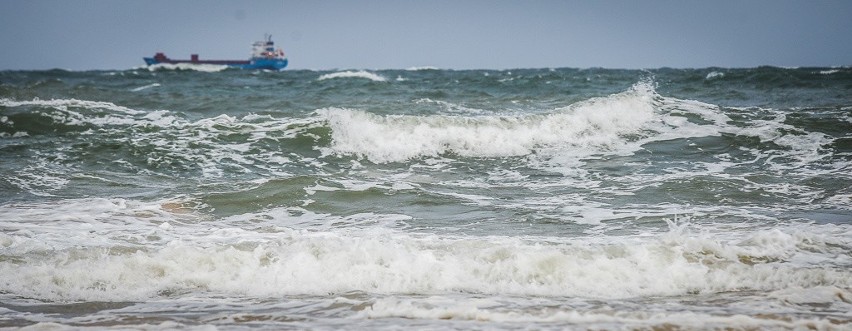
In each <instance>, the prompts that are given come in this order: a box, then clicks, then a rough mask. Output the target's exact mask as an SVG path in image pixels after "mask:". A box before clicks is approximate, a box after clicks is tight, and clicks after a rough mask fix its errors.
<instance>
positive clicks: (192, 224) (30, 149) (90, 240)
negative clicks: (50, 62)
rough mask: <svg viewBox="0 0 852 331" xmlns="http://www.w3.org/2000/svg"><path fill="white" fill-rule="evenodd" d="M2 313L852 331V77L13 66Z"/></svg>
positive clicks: (155, 319) (2, 102) (293, 325)
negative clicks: (25, 68) (30, 68)
mask: <svg viewBox="0 0 852 331" xmlns="http://www.w3.org/2000/svg"><path fill="white" fill-rule="evenodd" d="M0 328H8V329H18V328H20V329H24V330H66V329H73V330H79V329H84V330H85V329H92V330H101V329H122V330H127V329H130V330H175V329H177V330H246V329H262V330H411V329H417V330H517V329H526V330H719V329H723V330H850V329H852V68H850V67H835V68H779V67H757V68H702V69H671V68H660V69H650V70H622V69H605V68H588V69H576V68H546V69H512V70H447V69H439V68H432V67H420V68H409V69H400V70H358V69H356V70H320V71H316V70H284V71H280V72H277V71H262V70H233V69H225V68H224V67H217V66H186V65H179V66H154V67H150V68H147V67H139V68H133V69H128V70H99V71H66V70H46V71H2V72H0Z"/></svg>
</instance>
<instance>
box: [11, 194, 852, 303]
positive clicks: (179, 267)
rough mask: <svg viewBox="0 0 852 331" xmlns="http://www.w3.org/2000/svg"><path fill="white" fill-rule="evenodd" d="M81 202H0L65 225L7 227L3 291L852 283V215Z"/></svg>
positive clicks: (738, 287) (16, 223) (704, 287)
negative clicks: (600, 230) (406, 221)
mask: <svg viewBox="0 0 852 331" xmlns="http://www.w3.org/2000/svg"><path fill="white" fill-rule="evenodd" d="M78 202H79V203H75V202H73V201H65V203H66V204H67V205H58V206H49V208H47V209H37V208H33V207H38V206H34V205H28V206H26V207H27V208H20V207H16V206H14V205H13V206H10V205H5V206H2V207H0V208H2V212H3V213H2V215H4V216H2V217H0V224H2V226H3V227H4V228H7V229H20V230H24V229H27V228H28V225H29V224H31V222H37V221H39V220H41V219H47V218H50V219H52V220H53V221H52V222H55V224H56V225H57V226H55V227H52V228H43V227H42V228H39V229H38V232H32V231H7V232H4V233H2V234H0V247H2V248H3V250H4V255H5V258H4V259H2V260H0V290H2V291H4V292H7V293H15V294H16V295H22V296H26V297H29V298H37V299H47V300H87V301H98V300H108V301H116V300H142V299H148V298H155V297H159V296H167V295H169V293H185V292H191V291H201V292H211V293H219V294H227V295H252V296H258V297H267V296H279V295H327V294H328V293H347V292H351V291H362V292H367V293H385V294H393V293H421V294H430V293H482V294H501V295H534V296H545V297H547V296H566V297H581V298H598V299H623V298H630V297H636V296H677V295H686V294H695V293H703V294H707V293H724V292H727V291H778V292H776V296H777V297H779V298H783V299H784V300H787V301H791V302H805V303H807V302H810V301H813V300H822V301H823V302H824V301H825V300H827V299H826V298H829V299H830V297H831V295H830V294H826V295H825V296H821V297H816V298H812V297H811V296H808V297H801V294H798V292H790V290H786V291H785V289H791V288H826V287H828V288H849V287H850V286H852V273H850V271H849V269H848V267H849V266H850V264H852V261H850V260H849V259H848V258H839V259H835V260H833V261H827V260H824V259H822V258H820V257H821V256H825V254H829V255H831V254H841V255H842V252H844V250H845V249H846V248H848V247H850V245H852V242H850V240H849V238H850V237H849V236H848V235H849V233H850V228H849V227H848V226H843V225H822V226H819V225H807V226H799V225H789V226H786V227H776V228H773V229H752V230H750V231H741V232H739V233H737V236H736V237H727V236H728V235H729V234H727V233H726V232H725V231H724V230H723V229H722V228H720V229H717V230H718V231H721V232H718V233H717V234H713V233H710V232H708V229H707V228H703V229H702V231H701V233H693V232H691V231H690V230H689V226H688V224H680V225H672V227H671V228H670V230H669V231H668V232H665V233H661V234H657V235H652V236H648V235H645V236H638V237H629V236H628V237H619V238H613V237H607V238H596V237H585V238H562V239H560V238H557V237H548V238H538V237H497V236H490V237H468V236H434V235H418V234H415V233H404V232H399V231H394V230H391V229H389V228H387V227H385V226H383V225H380V226H376V227H363V228H339V227H331V228H326V229H325V230H322V231H311V230H309V229H305V228H302V229H298V230H296V229H290V228H288V227H286V226H274V227H263V228H257V229H254V228H252V227H248V228H246V227H245V226H243V227H234V226H233V225H235V223H232V222H240V223H239V224H245V225H250V224H252V222H251V220H252V218H253V217H262V218H264V219H266V218H268V217H273V218H274V219H275V222H274V223H278V224H282V225H283V224H294V223H293V222H298V223H296V224H302V225H304V224H305V223H304V220H302V219H301V218H303V217H305V216H295V217H294V216H289V215H290V214H289V213H286V212H284V213H279V212H270V213H266V214H264V215H254V216H253V215H237V216H234V217H231V218H226V219H221V220H219V221H218V222H217V224H221V226H217V227H210V226H209V225H207V223H206V222H201V223H198V222H197V221H193V220H192V217H193V216H192V215H187V214H183V213H178V212H177V211H175V210H173V209H166V208H165V207H158V206H157V205H154V204H143V203H138V202H133V201H125V200H121V199H111V200H103V199H93V200H88V202H86V203H84V202H85V201H78ZM163 206H165V204H164V205H163ZM59 213H62V216H61V217H58V218H57V216H60V215H59ZM78 215H83V216H84V217H77V216H78ZM98 215H100V216H98ZM93 216H94V217H93ZM310 217H320V218H326V219H325V220H324V222H328V223H337V222H341V221H344V222H345V221H346V219H341V218H336V217H330V218H329V216H323V215H314V216H310ZM353 217H355V216H353ZM382 217H383V216H382V215H372V216H370V215H367V219H373V220H374V219H381V218H382ZM396 217H397V216H391V219H394V218H396ZM181 218H183V219H181ZM229 224H230V225H229ZM60 225H61V226H60ZM300 227H301V226H300ZM155 243H156V244H155ZM844 247H845V248H844ZM47 252H49V254H47ZM35 257H37V258H35ZM31 258H33V260H31Z"/></svg>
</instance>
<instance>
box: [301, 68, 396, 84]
mask: <svg viewBox="0 0 852 331" xmlns="http://www.w3.org/2000/svg"><path fill="white" fill-rule="evenodd" d="M334 78H364V79H369V80H372V81H374V82H384V81H387V78H385V77H382V76H379V75H377V74H374V73H372V72H369V71H364V70H359V71H340V72H334V73H330V74H324V75H321V76H319V78H317V80H326V79H334Z"/></svg>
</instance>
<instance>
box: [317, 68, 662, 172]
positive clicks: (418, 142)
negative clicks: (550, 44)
mask: <svg viewBox="0 0 852 331" xmlns="http://www.w3.org/2000/svg"><path fill="white" fill-rule="evenodd" d="M645 85H646V84H645V83H642V84H637V85H636V86H634V88H632V89H630V90H629V91H626V92H623V93H619V94H615V95H611V96H609V97H605V98H594V99H591V100H588V101H586V102H582V103H579V104H575V105H572V106H570V107H567V108H564V109H559V110H557V111H556V112H554V113H551V114H545V115H521V116H508V115H507V116H476V117H463V116H442V115H432V116H403V115H389V116H380V115H374V114H371V113H367V112H364V111H360V110H353V109H347V108H326V109H321V110H318V111H317V114H318V115H320V116H321V117H322V118H323V119H325V120H326V121H327V122H328V125H329V126H330V127H331V128H332V139H333V142H332V146H331V148H332V150H333V151H334V152H336V153H341V154H354V155H359V156H364V157H366V158H368V159H369V160H370V161H373V162H377V163H384V162H399V161H405V160H408V159H411V158H416V157H422V156H430V157H434V156H438V155H441V154H444V153H456V154H459V155H461V156H466V157H505V156H522V155H527V154H530V153H532V152H533V151H534V150H536V149H539V148H547V147H563V146H568V148H570V149H572V150H573V151H575V152H577V153H580V154H588V153H590V152H591V153H594V152H596V151H601V150H611V149H617V148H619V147H620V146H621V145H623V143H624V142H625V139H624V138H623V137H622V136H623V135H626V134H638V133H641V132H640V130H641V129H642V128H643V126H644V125H645V124H646V123H648V122H651V121H653V120H654V107H653V97H654V95H653V94H652V93H651V92H652V90H651V91H649V90H648V89H647V87H646V86H645Z"/></svg>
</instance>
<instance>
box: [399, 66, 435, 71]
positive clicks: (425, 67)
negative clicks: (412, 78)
mask: <svg viewBox="0 0 852 331" xmlns="http://www.w3.org/2000/svg"><path fill="white" fill-rule="evenodd" d="M405 70H407V71H422V70H440V69H439V68H438V67H431V66H424V67H411V68H408V69H405Z"/></svg>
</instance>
